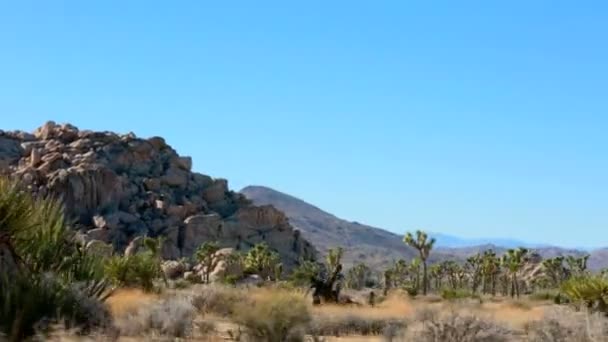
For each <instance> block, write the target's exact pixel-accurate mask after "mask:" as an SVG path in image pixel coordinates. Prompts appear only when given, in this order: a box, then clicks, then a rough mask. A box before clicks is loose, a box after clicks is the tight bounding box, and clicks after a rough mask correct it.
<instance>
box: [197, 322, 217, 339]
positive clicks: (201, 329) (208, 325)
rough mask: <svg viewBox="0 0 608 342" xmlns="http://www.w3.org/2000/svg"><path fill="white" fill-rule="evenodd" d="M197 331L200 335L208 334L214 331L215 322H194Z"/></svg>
mask: <svg viewBox="0 0 608 342" xmlns="http://www.w3.org/2000/svg"><path fill="white" fill-rule="evenodd" d="M195 325H196V328H197V329H198V333H199V334H200V335H202V336H208V335H210V334H212V333H214V332H215V331H216V327H215V323H213V322H209V321H201V322H196V323H195Z"/></svg>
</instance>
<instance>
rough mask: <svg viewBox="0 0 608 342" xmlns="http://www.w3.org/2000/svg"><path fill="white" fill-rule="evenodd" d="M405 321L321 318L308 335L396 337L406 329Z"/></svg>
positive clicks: (343, 317) (316, 319) (312, 324)
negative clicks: (398, 332)
mask: <svg viewBox="0 0 608 342" xmlns="http://www.w3.org/2000/svg"><path fill="white" fill-rule="evenodd" d="M405 326H406V324H405V321H401V320H396V319H388V318H370V317H362V316H357V315H347V316H339V317H329V316H319V317H315V318H314V319H313V321H312V322H311V324H310V327H309V329H308V333H309V334H311V335H316V336H337V337H339V336H344V335H362V336H370V335H396V334H397V331H401V330H403V329H404V328H405Z"/></svg>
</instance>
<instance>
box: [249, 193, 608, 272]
mask: <svg viewBox="0 0 608 342" xmlns="http://www.w3.org/2000/svg"><path fill="white" fill-rule="evenodd" d="M240 192H241V193H242V194H243V195H245V197H247V198H249V199H250V200H252V201H253V203H254V204H255V205H272V206H274V207H275V208H277V209H279V210H281V211H282V212H284V213H285V215H286V216H287V217H288V218H289V220H290V223H291V224H292V225H293V226H294V227H295V228H297V229H299V230H300V231H302V234H303V236H304V237H305V238H306V239H308V240H309V241H310V242H311V243H312V244H313V245H314V246H315V247H317V249H318V250H319V251H320V252H321V253H322V254H324V253H326V252H327V250H328V249H329V248H332V247H336V246H342V247H344V248H345V264H347V265H352V264H353V263H356V262H365V263H366V264H368V265H370V266H374V267H385V266H387V265H389V264H390V263H391V262H392V261H393V260H398V259H400V258H405V259H411V258H413V257H416V256H417V252H416V251H415V250H413V249H412V248H410V247H407V246H405V245H404V244H403V236H402V235H399V234H395V233H392V232H389V231H386V230H384V229H380V228H376V227H372V226H367V225H364V224H360V223H358V222H351V221H347V220H344V219H340V218H338V217H336V216H334V215H332V214H330V213H327V212H325V211H323V210H321V209H320V208H318V207H316V206H314V205H312V204H309V203H307V202H305V201H303V200H301V199H299V198H296V197H293V196H291V195H288V194H285V193H282V192H279V191H277V190H273V189H271V188H268V187H263V186H248V187H245V188H244V189H242V190H241V191H240ZM430 235H431V236H433V237H435V238H436V239H437V248H436V249H435V250H434V252H433V253H432V254H431V256H432V260H431V261H435V260H445V259H454V260H457V261H458V260H460V261H462V260H465V259H466V258H467V257H468V256H470V255H472V254H475V253H477V252H479V251H483V250H486V249H490V248H491V249H493V250H495V251H496V252H497V253H498V254H501V253H503V252H504V251H505V250H506V249H508V248H514V247H520V246H521V247H527V248H531V249H533V250H534V251H535V252H537V253H539V254H540V255H541V256H542V257H543V258H551V257H555V256H558V255H577V256H581V255H584V254H586V253H587V252H585V251H581V250H575V249H567V248H561V247H553V246H547V245H539V244H532V243H526V242H523V241H519V240H512V239H463V238H459V237H456V236H452V235H447V234H441V233H430ZM589 254H590V255H591V256H590V258H589V268H591V269H600V268H605V267H608V248H606V249H598V250H594V251H591V252H590V253H589Z"/></svg>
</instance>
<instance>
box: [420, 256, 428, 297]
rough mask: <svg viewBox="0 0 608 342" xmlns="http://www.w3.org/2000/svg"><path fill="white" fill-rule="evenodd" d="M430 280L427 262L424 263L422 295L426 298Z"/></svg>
mask: <svg viewBox="0 0 608 342" xmlns="http://www.w3.org/2000/svg"><path fill="white" fill-rule="evenodd" d="M428 285H429V278H428V274H427V266H426V260H423V261H422V294H423V295H425V296H426V292H427V290H428V288H429V286H428Z"/></svg>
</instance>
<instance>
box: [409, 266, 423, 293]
mask: <svg viewBox="0 0 608 342" xmlns="http://www.w3.org/2000/svg"><path fill="white" fill-rule="evenodd" d="M420 264H421V261H420V259H418V258H414V259H412V261H410V264H409V266H408V273H409V274H410V281H409V282H410V286H412V287H413V288H414V289H415V290H416V292H418V290H420Z"/></svg>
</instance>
